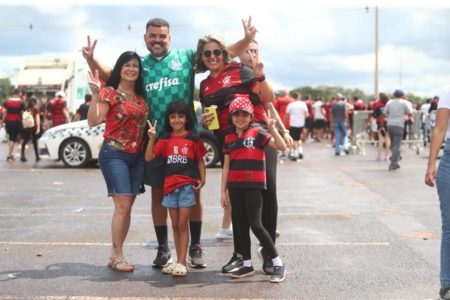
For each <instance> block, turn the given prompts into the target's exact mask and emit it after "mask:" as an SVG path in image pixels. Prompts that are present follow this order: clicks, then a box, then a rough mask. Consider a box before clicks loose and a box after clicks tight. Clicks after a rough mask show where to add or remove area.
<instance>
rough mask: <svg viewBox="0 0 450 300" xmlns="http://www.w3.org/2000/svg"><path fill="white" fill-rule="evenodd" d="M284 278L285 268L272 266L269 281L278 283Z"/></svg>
mask: <svg viewBox="0 0 450 300" xmlns="http://www.w3.org/2000/svg"><path fill="white" fill-rule="evenodd" d="M285 278H286V268H285V267H284V266H275V267H273V272H272V275H270V282H274V283H280V282H283V281H284V279H285Z"/></svg>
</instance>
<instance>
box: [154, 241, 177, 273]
mask: <svg viewBox="0 0 450 300" xmlns="http://www.w3.org/2000/svg"><path fill="white" fill-rule="evenodd" d="M172 262H173V259H172V255H171V254H170V250H169V248H167V246H162V245H160V246H158V253H157V254H156V258H155V259H154V260H153V267H154V268H162V267H164V266H166V265H168V264H170V263H172Z"/></svg>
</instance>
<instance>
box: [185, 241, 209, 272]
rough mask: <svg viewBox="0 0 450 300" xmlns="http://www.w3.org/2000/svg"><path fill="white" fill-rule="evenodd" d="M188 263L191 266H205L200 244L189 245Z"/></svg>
mask: <svg viewBox="0 0 450 300" xmlns="http://www.w3.org/2000/svg"><path fill="white" fill-rule="evenodd" d="M189 265H190V266H191V268H206V264H205V261H204V259H203V250H202V247H201V246H200V245H192V246H190V247H189Z"/></svg>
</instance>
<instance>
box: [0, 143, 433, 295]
mask: <svg viewBox="0 0 450 300" xmlns="http://www.w3.org/2000/svg"><path fill="white" fill-rule="evenodd" d="M6 147H7V146H6V144H0V224H1V225H0V300H1V299H3V300H4V299H53V300H55V299H189V300H192V299H436V298H437V296H438V294H437V293H438V289H439V245H440V213H439V203H438V198H437V194H436V190H435V189H432V188H429V187H427V186H426V185H425V184H424V183H423V179H424V174H425V167H426V151H427V150H428V149H425V152H424V153H421V154H420V155H417V154H416V153H415V151H414V150H413V149H409V147H408V146H406V147H404V150H403V152H402V157H403V159H402V160H401V161H400V165H401V168H400V169H398V170H396V171H394V172H388V171H387V169H388V164H387V162H385V161H381V162H377V161H375V152H374V148H373V147H372V146H370V145H368V146H367V149H366V152H367V153H366V155H364V156H363V155H347V156H339V157H336V156H334V151H333V149H332V148H331V147H330V146H329V145H327V143H326V142H321V143H316V142H312V143H307V144H305V146H304V153H305V158H304V160H303V161H301V162H291V161H287V160H285V161H283V163H280V164H279V165H278V202H279V217H278V228H279V230H280V232H281V236H280V237H279V239H278V240H277V248H278V251H279V253H280V255H281V258H282V260H283V261H284V262H285V264H286V267H287V275H286V280H285V281H284V282H283V283H281V284H273V283H270V282H269V281H268V276H266V275H264V274H263V272H262V270H261V263H260V261H259V260H258V257H257V255H256V249H257V245H258V243H257V241H256V240H255V239H253V248H252V253H253V264H254V266H255V269H256V270H257V274H256V276H254V277H250V278H245V279H240V280H232V279H231V278H230V277H228V276H226V275H223V274H221V273H220V270H221V267H222V265H223V264H224V263H226V262H227V261H228V259H229V258H230V256H231V253H232V249H233V248H232V243H231V242H230V241H222V240H216V239H215V234H216V232H217V230H218V228H219V225H220V223H221V217H222V209H221V207H220V203H219V188H220V175H221V170H220V168H212V169H208V170H207V178H206V179H207V183H206V185H205V187H204V189H203V191H202V195H203V199H204V202H205V209H204V223H203V233H202V244H203V247H204V251H205V258H206V261H207V264H208V267H207V268H205V269H198V270H193V269H191V270H190V272H189V274H188V276H187V277H185V278H172V277H171V276H168V275H163V274H161V271H160V270H158V269H153V268H152V267H151V261H152V260H153V258H154V256H155V254H156V250H155V247H156V237H155V233H154V230H153V225H152V220H151V214H150V189H147V192H146V193H145V194H143V195H140V196H138V198H137V200H136V203H135V206H134V209H133V214H132V224H131V228H130V232H129V235H128V238H127V241H126V246H125V253H126V256H127V258H128V259H129V261H130V262H132V263H134V264H135V265H136V269H135V271H134V272H133V273H130V274H123V273H117V272H115V271H113V270H111V269H109V268H108V267H107V266H106V262H107V258H108V256H109V253H110V243H111V242H110V239H111V238H110V236H111V234H110V222H111V215H112V211H113V210H112V202H111V200H110V199H108V198H107V197H106V187H105V184H104V181H103V178H102V176H101V173H100V170H99V169H98V168H96V167H90V168H85V169H67V168H64V167H63V165H62V163H60V162H53V161H40V162H37V163H36V162H35V161H34V156H33V154H32V151H31V149H29V150H27V154H28V158H29V161H28V162H26V163H22V162H20V161H19V160H18V156H16V158H17V160H16V161H15V162H9V163H7V162H6V161H5V159H6ZM169 224H170V221H169ZM170 240H171V241H172V240H173V239H172V238H171V233H170ZM171 247H172V249H173V244H171ZM172 253H173V254H174V251H173V252H172Z"/></svg>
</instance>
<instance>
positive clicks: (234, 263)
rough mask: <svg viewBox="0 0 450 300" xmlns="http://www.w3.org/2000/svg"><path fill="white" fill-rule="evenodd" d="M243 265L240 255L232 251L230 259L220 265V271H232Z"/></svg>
mask: <svg viewBox="0 0 450 300" xmlns="http://www.w3.org/2000/svg"><path fill="white" fill-rule="evenodd" d="M243 265H244V261H243V260H242V256H239V255H236V253H233V256H232V257H231V259H230V260H229V261H228V262H227V263H226V265H224V266H223V267H222V273H224V274H226V273H233V272H236V271H237V270H239V268H240V267H242V266H243Z"/></svg>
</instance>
